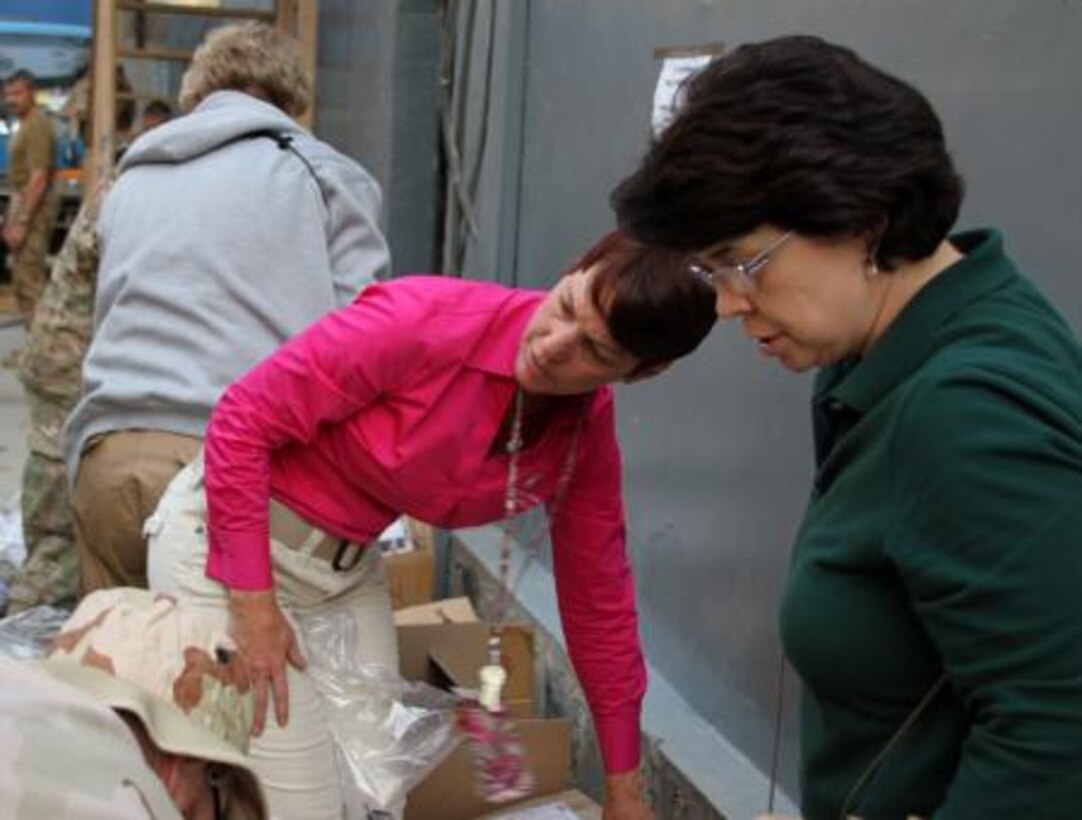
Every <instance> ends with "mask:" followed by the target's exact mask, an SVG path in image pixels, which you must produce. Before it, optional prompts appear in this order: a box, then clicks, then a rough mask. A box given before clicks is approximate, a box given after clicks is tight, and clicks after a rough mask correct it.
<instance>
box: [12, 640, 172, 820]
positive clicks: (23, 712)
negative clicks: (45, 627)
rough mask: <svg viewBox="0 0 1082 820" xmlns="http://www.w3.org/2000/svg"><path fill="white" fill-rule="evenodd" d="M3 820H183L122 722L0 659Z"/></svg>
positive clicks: (31, 667)
mask: <svg viewBox="0 0 1082 820" xmlns="http://www.w3.org/2000/svg"><path fill="white" fill-rule="evenodd" d="M0 816H3V817H5V818H11V820H43V818H50V820H107V819H108V820H181V816H180V814H179V813H178V812H177V810H176V808H175V807H174V805H173V802H172V800H171V799H170V797H169V794H168V792H166V790H165V787H164V785H163V784H162V782H161V780H160V779H159V778H158V776H157V775H156V774H155V773H154V772H153V770H152V769H151V768H150V767H149V766H148V765H147V764H146V761H145V759H144V757H143V752H142V749H141V748H140V747H139V742H138V740H136V738H135V736H134V735H133V734H132V733H131V731H130V730H129V729H128V727H127V726H126V725H125V724H124V722H123V721H122V720H121V719H120V718H119V717H118V716H117V714H116V713H115V712H114V711H113V710H112V709H110V708H108V707H107V706H104V705H102V704H100V703H98V702H97V701H96V700H94V699H93V698H91V697H90V695H88V694H85V693H83V692H82V691H80V690H79V689H76V688H74V687H72V686H69V685H68V684H66V683H63V682H61V681H59V680H57V679H55V678H53V677H52V676H51V675H50V674H49V673H47V672H45V671H44V670H43V669H41V668H40V667H38V666H37V665H35V663H34V662H31V661H20V660H15V659H13V658H10V657H8V656H7V655H4V654H3V653H2V652H0Z"/></svg>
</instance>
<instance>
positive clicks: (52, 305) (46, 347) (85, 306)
mask: <svg viewBox="0 0 1082 820" xmlns="http://www.w3.org/2000/svg"><path fill="white" fill-rule="evenodd" d="M100 203H101V195H100V194H99V195H94V194H89V195H87V198H86V199H85V200H84V202H83V206H82V208H81V209H80V210H79V213H78V214H77V215H76V217H75V222H74V223H73V224H72V226H71V230H69V231H68V236H67V238H66V239H65V240H64V245H63V247H61V249H60V253H59V254H57V257H56V261H55V262H54V263H53V268H52V272H51V273H50V276H49V284H48V286H47V287H46V289H45V293H44V294H43V295H42V297H41V301H40V302H39V303H38V308H37V314H36V315H35V317H34V323H33V325H32V326H31V328H30V331H29V333H28V334H27V341H26V348H25V350H24V353H23V358H22V363H21V366H20V370H19V376H20V378H21V379H22V382H23V384H24V385H26V388H27V390H29V391H30V392H31V393H33V394H35V395H36V396H37V397H39V398H41V399H44V400H47V401H51V402H56V403H57V404H60V405H62V406H63V407H64V408H65V409H66V410H70V408H71V407H72V406H74V404H75V401H76V399H77V398H78V396H79V391H80V389H81V387H82V366H83V357H84V356H85V355H86V349H87V347H88V346H89V345H90V334H91V331H92V329H93V323H94V285H95V282H96V281H97V273H98V238H97V233H96V225H97V221H98V210H99V207H100Z"/></svg>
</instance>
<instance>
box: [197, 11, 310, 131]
mask: <svg viewBox="0 0 1082 820" xmlns="http://www.w3.org/2000/svg"><path fill="white" fill-rule="evenodd" d="M227 89H232V90H234V91H244V92H247V93H250V94H252V95H253V96H259V97H263V98H265V99H266V100H267V101H268V102H270V103H271V104H273V105H275V106H277V107H278V108H280V109H282V111H284V112H285V113H287V114H289V116H291V117H299V116H300V115H301V114H303V113H304V112H305V111H307V110H308V106H309V105H311V102H312V78H311V77H310V76H309V75H308V72H307V71H305V68H304V63H303V61H302V60H301V53H300V48H299V46H298V44H297V41H296V40H295V39H293V38H292V37H290V36H288V35H286V34H283V33H281V32H279V31H276V30H275V29H273V28H271V27H270V26H268V25H266V24H265V23H255V22H249V23H236V24H232V25H227V26H220V27H218V28H215V29H213V30H212V31H211V32H210V33H209V34H208V35H207V37H206V39H205V40H204V41H203V43H202V45H200V46H199V48H197V49H196V50H195V55H194V56H193V57H192V64H191V66H189V67H188V70H187V71H186V72H184V78H183V79H182V80H181V81H180V107H181V109H183V110H184V111H185V112H187V111H191V110H192V109H193V108H195V106H197V105H199V103H200V102H202V101H203V99H204V98H206V97H207V96H209V95H210V94H213V93H214V92H215V91H224V90H227Z"/></svg>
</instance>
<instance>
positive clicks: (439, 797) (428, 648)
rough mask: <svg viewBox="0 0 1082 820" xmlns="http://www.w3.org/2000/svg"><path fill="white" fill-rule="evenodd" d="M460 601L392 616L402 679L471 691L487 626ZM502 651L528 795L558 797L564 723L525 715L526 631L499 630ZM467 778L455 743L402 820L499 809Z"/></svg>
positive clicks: (467, 754)
mask: <svg viewBox="0 0 1082 820" xmlns="http://www.w3.org/2000/svg"><path fill="white" fill-rule="evenodd" d="M468 603H469V602H468V601H463V600H453V601H436V602H433V603H431V604H428V605H426V606H422V607H413V608H410V609H406V610H402V611H401V612H399V613H396V621H397V622H398V627H397V629H398V652H399V666H400V670H401V673H402V676H403V677H404V678H407V679H409V680H423V681H427V682H428V683H432V684H434V685H436V686H441V687H443V688H450V687H461V688H465V689H476V688H477V686H478V683H479V681H478V672H479V670H480V669H481V667H482V666H483V665H484V664H485V663H487V661H488V652H487V646H488V636H489V627H488V625H487V624H485V623H482V622H480V621H478V620H477V617H476V614H474V612H473V609H472V607H469V605H468ZM502 648H503V664H504V666H505V668H506V669H507V672H508V679H507V685H506V687H505V689H504V698H505V701H506V703H507V706H508V709H509V710H510V711H511V713H512V714H513V715H515V717H516V724H517V726H518V728H519V732H520V733H521V738H522V742H523V746H524V747H525V750H526V755H527V758H528V760H529V763H530V768H531V770H532V771H533V773H534V775H535V777H536V779H537V786H536V789H535V792H534V795H533V796H535V797H536V796H538V795H548V794H553V793H557V792H560V791H562V790H564V789H566V788H567V786H568V781H569V779H570V767H571V725H570V722H569V721H566V720H542V719H538V718H534V717H532V715H533V711H534V710H533V681H534V663H533V652H534V640H533V631H532V630H531V629H530V628H529V627H528V626H525V625H520V624H515V625H510V626H507V627H505V628H504V637H503V645H502ZM474 777H475V772H474V766H473V761H472V757H471V751H470V749H469V747H468V745H467V744H465V743H462V744H460V745H459V746H458V747H457V748H456V749H455V750H454V751H453V752H452V753H451V754H450V756H448V758H447V759H446V760H444V761H443V763H441V764H440V765H439V766H438V767H436V769H435V770H433V771H432V773H431V774H429V776H428V777H427V778H425V779H424V780H423V781H422V782H421V783H420V784H418V785H417V786H416V787H415V788H414V789H413V790H412V791H411V792H410V794H409V799H408V801H407V804H406V814H405V820H473V818H476V817H479V816H480V815H482V814H486V813H488V812H492V811H494V810H496V809H497V808H499V807H497V806H493V805H491V804H488V803H485V802H484V801H482V800H481V799H480V798H479V797H477V795H476V793H475V789H474Z"/></svg>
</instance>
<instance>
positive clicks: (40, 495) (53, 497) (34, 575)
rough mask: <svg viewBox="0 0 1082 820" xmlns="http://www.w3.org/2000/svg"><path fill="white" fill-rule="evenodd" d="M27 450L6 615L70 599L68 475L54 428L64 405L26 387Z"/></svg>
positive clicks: (74, 574)
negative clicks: (19, 556)
mask: <svg viewBox="0 0 1082 820" xmlns="http://www.w3.org/2000/svg"><path fill="white" fill-rule="evenodd" d="M27 399H28V401H29V404H30V424H31V427H30V453H29V455H28V457H27V459H26V466H25V467H24V469H23V489H22V516H23V540H24V541H25V542H26V551H27V558H26V564H24V565H23V568H22V571H21V572H20V573H19V574H18V575H17V576H16V577H15V578H14V579H13V580H12V583H11V588H10V598H9V601H8V614H12V613H15V612H19V611H21V610H23V609H28V608H30V607H34V606H41V605H43V604H50V605H53V606H67V605H71V604H73V603H74V602H75V588H76V583H77V581H78V575H79V573H78V562H77V559H76V553H75V538H74V535H73V534H72V523H71V509H70V502H69V496H68V479H67V473H66V472H65V470H64V462H63V460H62V459H61V458H60V430H61V428H62V426H63V423H64V419H65V417H66V416H67V414H68V411H69V409H70V408H69V407H68V406H67V405H66V404H65V403H58V402H54V401H48V400H46V399H43V398H41V397H40V396H37V395H36V394H35V393H33V392H32V391H29V390H28V391H27Z"/></svg>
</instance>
